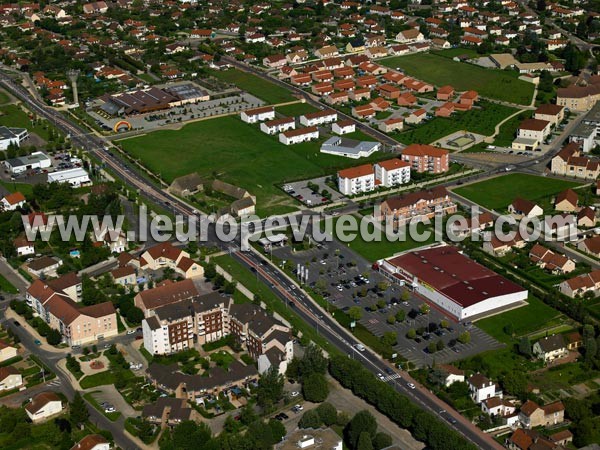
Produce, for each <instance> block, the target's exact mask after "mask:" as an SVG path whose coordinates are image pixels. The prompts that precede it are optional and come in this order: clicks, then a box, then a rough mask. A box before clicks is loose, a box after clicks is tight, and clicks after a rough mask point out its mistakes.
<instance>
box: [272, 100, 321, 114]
mask: <svg viewBox="0 0 600 450" xmlns="http://www.w3.org/2000/svg"><path fill="white" fill-rule="evenodd" d="M316 110H317V108H315V107H314V106H311V105H309V104H308V103H294V104H293V105H285V106H278V107H277V108H275V111H277V112H278V113H279V114H282V115H284V116H287V117H292V116H294V117H297V116H301V115H302V114H308V113H311V112H315V111H316Z"/></svg>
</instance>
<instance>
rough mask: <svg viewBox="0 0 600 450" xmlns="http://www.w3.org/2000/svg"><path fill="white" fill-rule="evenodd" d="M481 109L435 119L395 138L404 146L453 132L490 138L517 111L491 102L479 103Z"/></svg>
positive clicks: (425, 141) (427, 142) (438, 137)
mask: <svg viewBox="0 0 600 450" xmlns="http://www.w3.org/2000/svg"><path fill="white" fill-rule="evenodd" d="M480 106H481V108H480V109H479V108H478V109H472V110H471V111H465V112H458V113H456V114H454V115H453V116H452V117H449V118H447V117H436V118H434V119H432V120H430V121H429V122H427V123H425V124H424V125H422V126H418V127H416V128H415V129H413V130H410V131H405V132H403V133H400V134H398V135H396V136H395V137H396V138H397V139H398V140H399V141H400V142H402V143H404V144H407V145H408V144H413V143H417V144H430V143H432V142H434V141H437V140H438V139H441V138H443V137H444V136H447V135H449V134H451V133H454V132H455V131H460V130H467V131H470V132H472V133H477V134H483V135H485V136H491V135H492V134H493V133H494V129H495V127H496V125H497V124H498V123H500V122H501V121H502V120H504V119H506V118H507V117H508V116H510V115H511V114H514V113H515V112H516V111H517V110H516V109H515V108H511V107H509V106H504V105H498V104H496V103H491V102H481V105H480Z"/></svg>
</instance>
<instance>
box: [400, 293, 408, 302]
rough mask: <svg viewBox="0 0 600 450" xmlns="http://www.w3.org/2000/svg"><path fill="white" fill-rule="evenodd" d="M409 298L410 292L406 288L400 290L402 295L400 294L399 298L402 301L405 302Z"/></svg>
mask: <svg viewBox="0 0 600 450" xmlns="http://www.w3.org/2000/svg"><path fill="white" fill-rule="evenodd" d="M409 299H410V292H408V291H407V290H404V291H402V295H400V300H402V301H403V302H407V301H408V300H409Z"/></svg>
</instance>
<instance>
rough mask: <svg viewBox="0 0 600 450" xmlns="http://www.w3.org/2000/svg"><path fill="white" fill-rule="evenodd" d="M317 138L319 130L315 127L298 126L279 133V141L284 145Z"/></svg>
mask: <svg viewBox="0 0 600 450" xmlns="http://www.w3.org/2000/svg"><path fill="white" fill-rule="evenodd" d="M318 138H319V130H318V129H317V127H306V128H299V129H297V130H288V131H284V132H283V133H279V142H281V143H282V144H284V145H292V144H299V143H300V142H307V141H310V140H312V139H318Z"/></svg>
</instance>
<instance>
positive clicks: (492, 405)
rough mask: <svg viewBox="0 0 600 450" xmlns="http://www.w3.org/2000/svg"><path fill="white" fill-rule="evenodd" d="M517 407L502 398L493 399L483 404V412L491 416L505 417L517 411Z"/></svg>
mask: <svg viewBox="0 0 600 450" xmlns="http://www.w3.org/2000/svg"><path fill="white" fill-rule="evenodd" d="M516 409H517V408H516V407H515V405H513V404H512V402H509V401H508V400H503V399H502V398H500V397H492V398H488V399H486V400H484V401H483V402H481V411H482V412H484V413H486V414H489V415H490V416H496V417H504V416H509V415H511V414H513V413H514V412H515V411H516Z"/></svg>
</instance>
